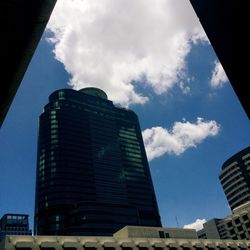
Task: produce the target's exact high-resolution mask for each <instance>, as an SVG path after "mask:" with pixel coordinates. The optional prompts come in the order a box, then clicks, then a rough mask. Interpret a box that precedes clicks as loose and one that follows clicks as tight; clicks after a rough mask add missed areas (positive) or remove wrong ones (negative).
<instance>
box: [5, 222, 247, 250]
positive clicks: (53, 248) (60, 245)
mask: <svg viewBox="0 0 250 250" xmlns="http://www.w3.org/2000/svg"><path fill="white" fill-rule="evenodd" d="M130 229H131V227H128V228H127V229H126V230H125V231H126V232H129V234H130V233H132V234H133V235H132V236H127V234H126V233H125V234H123V233H121V232H117V233H115V234H114V235H113V236H109V237H107V236H105V237H103V236H102V237H101V236H95V237H91V236H15V237H6V238H5V240H4V241H2V242H0V249H1V250H10V249H11V250H12V249H13V250H23V249H29V250H37V249H44V250H45V249H49V250H62V249H65V250H66V249H67V250H153V249H155V250H177V249H182V250H193V249H197V250H227V249H228V250H229V249H230V250H232V249H235V250H236V249H237V250H248V249H250V241H249V240H220V239H197V238H188V239H186V238H162V237H160V236H159V234H158V235H155V234H154V233H155V232H156V231H158V230H159V228H157V229H153V228H151V229H150V232H149V231H148V228H146V227H145V228H143V227H142V228H133V229H132V232H130ZM144 230H146V231H144ZM165 230H166V229H165V228H162V229H161V231H165ZM121 231H124V230H123V229H122V230H121ZM135 232H136V235H137V236H135ZM146 233H147V234H148V235H147V236H146V235H145V234H146Z"/></svg>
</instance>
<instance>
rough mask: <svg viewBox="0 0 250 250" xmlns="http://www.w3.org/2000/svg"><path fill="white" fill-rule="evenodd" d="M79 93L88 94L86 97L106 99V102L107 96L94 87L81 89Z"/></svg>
mask: <svg viewBox="0 0 250 250" xmlns="http://www.w3.org/2000/svg"><path fill="white" fill-rule="evenodd" d="M79 91H80V92H83V93H85V94H88V95H93V96H97V97H101V98H103V99H106V100H107V99H108V96H107V94H106V93H105V92H104V91H103V90H101V89H99V88H96V87H88V88H83V89H80V90H79Z"/></svg>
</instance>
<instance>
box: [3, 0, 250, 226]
mask: <svg viewBox="0 0 250 250" xmlns="http://www.w3.org/2000/svg"><path fill="white" fill-rule="evenodd" d="M89 86H94V87H99V88H101V89H102V90H104V91H105V92H106V93H107V95H108V97H109V99H110V100H112V101H114V103H115V105H117V106H123V107H127V108H130V109H132V110H134V111H135V112H136V113H137V115H138V117H139V120H140V125H141V129H142V135H143V139H144V144H145V147H146V152H147V156H148V160H149V165H150V170H151V175H152V178H153V183H154V188H155V193H156V197H157V201H158V206H159V211H160V215H161V220H162V224H163V226H165V227H181V228H182V227H185V228H195V229H199V228H201V225H202V223H204V222H205V221H206V220H209V219H211V218H223V217H225V216H227V215H229V214H230V213H231V212H230V208H229V206H228V203H227V200H226V198H225V195H224V193H223V190H222V187H221V185H220V183H219V179H218V174H219V173H220V170H221V166H222V164H223V162H224V161H225V160H227V159H228V158H229V157H230V156H232V155H233V154H235V153H237V152H238V151H240V150H242V149H243V148H245V147H247V146H249V145H250V127H249V120H248V118H247V116H246V114H245V112H244V110H243V108H242V106H241V105H240V102H239V100H238V98H237V96H236V95H235V93H234V91H233V89H232V87H231V84H230V83H229V81H228V79H227V76H226V74H225V72H224V70H223V68H222V66H221V64H220V62H219V60H218V58H217V57H216V54H215V52H214V50H213V48H212V47H211V45H210V43H209V41H208V39H207V37H206V35H205V33H204V31H203V29H202V27H201V25H200V24H199V21H198V19H197V17H196V15H195V13H194V11H193V9H192V7H191V5H190V3H189V1H188V0H178V1H176V0H147V1H145V0H134V1H129V3H128V1H126V0H102V1H99V0H91V1H87V0H58V2H57V5H56V7H55V9H54V11H53V14H52V16H51V19H50V22H49V23H48V25H47V28H46V31H45V32H44V34H43V37H42V39H41V41H40V43H39V45H38V47H37V49H36V51H35V54H34V56H33V58H32V61H31V63H30V65H29V67H28V70H27V72H26V74H25V76H24V79H23V81H22V83H21V85H20V87H19V89H18V92H17V94H16V97H15V99H14V101H13V103H12V105H11V108H10V110H9V112H8V115H7V117H6V119H5V121H4V124H3V126H2V128H1V130H0V169H1V174H0V216H2V215H3V214H4V213H25V214H29V215H30V224H31V226H33V216H34V197H35V173H36V151H37V134H38V118H39V115H40V114H41V113H42V111H43V107H44V106H45V105H46V104H47V102H48V96H49V95H50V94H51V93H52V92H53V91H55V90H57V89H61V88H73V89H75V90H78V89H81V88H84V87H89Z"/></svg>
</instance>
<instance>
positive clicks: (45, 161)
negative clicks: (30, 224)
mask: <svg viewBox="0 0 250 250" xmlns="http://www.w3.org/2000/svg"><path fill="white" fill-rule="evenodd" d="M34 223H35V229H34V230H35V234H38V235H112V234H113V233H114V232H116V231H117V230H119V229H120V228H122V227H123V226H126V225H140V226H161V222H160V216H159V212H158V207H157V202H156V198H155V193H154V189H153V184H152V180H151V175H150V171H149V166H148V161H147V157H146V153H145V148H144V144H143V140H142V135H141V129H140V125H139V121H138V118H137V115H136V114H135V113H134V112H133V111H131V110H128V109H124V108H119V107H116V106H114V104H113V103H112V101H110V100H108V99H107V95H106V94H105V93H104V92H103V91H102V90H100V89H97V88H85V89H82V90H79V91H75V90H72V89H62V90H58V91H55V92H54V93H52V94H51V95H50V97H49V103H48V104H47V105H46V106H45V108H44V111H43V113H42V114H41V116H40V123H39V140H38V158H37V180H36V205H35V218H34Z"/></svg>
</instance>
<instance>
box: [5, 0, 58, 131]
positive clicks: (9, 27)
mask: <svg viewBox="0 0 250 250" xmlns="http://www.w3.org/2000/svg"><path fill="white" fill-rule="evenodd" d="M55 3H56V0H18V1H17V0H1V1H0V13H1V14H0V18H1V22H0V28H1V39H0V46H1V49H2V51H1V60H2V66H1V69H2V71H1V84H0V127H1V126H2V123H3V120H4V118H5V116H6V114H7V112H8V110H9V107H10V105H11V103H12V101H13V98H14V96H15V94H16V92H17V89H18V87H19V85H20V83H21V81H22V79H23V76H24V74H25V72H26V70H27V67H28V65H29V63H30V60H31V58H32V56H33V54H34V52H35V49H36V47H37V45H38V43H39V41H40V38H41V36H42V34H43V31H44V29H45V27H46V24H47V22H48V20H49V18H50V15H51V13H52V10H53V8H54V5H55Z"/></svg>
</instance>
